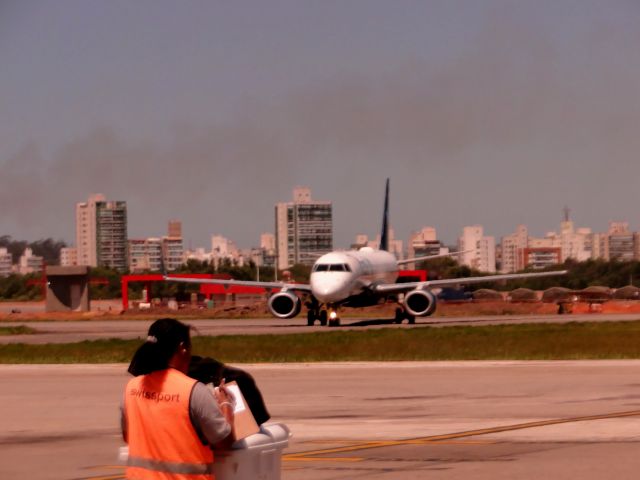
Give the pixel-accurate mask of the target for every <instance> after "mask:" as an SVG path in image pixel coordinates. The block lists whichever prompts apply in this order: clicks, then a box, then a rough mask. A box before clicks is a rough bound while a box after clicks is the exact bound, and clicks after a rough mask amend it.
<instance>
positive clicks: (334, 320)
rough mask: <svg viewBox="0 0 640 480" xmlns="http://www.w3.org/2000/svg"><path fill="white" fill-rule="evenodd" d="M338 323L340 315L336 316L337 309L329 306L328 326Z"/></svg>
mask: <svg viewBox="0 0 640 480" xmlns="http://www.w3.org/2000/svg"><path fill="white" fill-rule="evenodd" d="M325 311H326V310H325ZM339 325H340V317H338V311H337V310H335V309H333V308H331V309H330V310H329V326H330V327H337V326H339Z"/></svg>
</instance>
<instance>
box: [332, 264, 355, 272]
mask: <svg viewBox="0 0 640 480" xmlns="http://www.w3.org/2000/svg"><path fill="white" fill-rule="evenodd" d="M329 271H331V272H350V271H351V268H350V267H349V265H348V264H346V263H334V264H333V265H329Z"/></svg>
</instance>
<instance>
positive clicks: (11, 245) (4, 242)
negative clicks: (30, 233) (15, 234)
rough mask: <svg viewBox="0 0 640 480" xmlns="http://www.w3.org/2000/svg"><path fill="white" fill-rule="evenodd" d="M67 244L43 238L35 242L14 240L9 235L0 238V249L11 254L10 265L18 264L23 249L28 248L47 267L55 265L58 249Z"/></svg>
mask: <svg viewBox="0 0 640 480" xmlns="http://www.w3.org/2000/svg"><path fill="white" fill-rule="evenodd" d="M66 246H67V244H66V243H65V242H64V241H62V240H54V239H52V238H44V239H41V240H36V241H35V242H27V241H26V240H14V239H13V238H12V237H11V236H10V235H2V236H0V248H6V249H7V250H8V252H9V253H10V254H11V261H12V263H18V260H19V258H20V257H21V256H22V254H23V253H24V249H25V248H27V247H29V248H30V249H31V250H33V254H34V255H37V256H40V257H43V258H44V261H45V262H46V263H47V265H57V264H58V263H59V261H60V249H61V248H64V247H66Z"/></svg>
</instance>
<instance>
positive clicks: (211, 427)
mask: <svg viewBox="0 0 640 480" xmlns="http://www.w3.org/2000/svg"><path fill="white" fill-rule="evenodd" d="M189 414H190V415H191V421H192V422H193V424H194V427H195V428H196V430H198V432H199V433H200V434H202V435H203V436H204V438H206V439H207V440H208V441H209V443H210V444H211V445H215V444H216V443H218V442H220V441H222V440H224V439H225V438H226V437H227V436H228V435H229V434H230V433H231V425H229V424H228V423H227V420H226V419H225V418H224V416H223V415H222V412H221V411H220V408H219V407H218V402H217V401H216V399H215V397H214V396H213V392H212V391H211V390H210V389H209V387H207V386H206V385H205V384H204V383H200V382H197V383H196V384H195V386H194V387H193V391H192V392H191V400H190V402H189Z"/></svg>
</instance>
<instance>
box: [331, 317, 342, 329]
mask: <svg viewBox="0 0 640 480" xmlns="http://www.w3.org/2000/svg"><path fill="white" fill-rule="evenodd" d="M329 326H330V327H339V326H340V319H339V318H334V319H331V320H329Z"/></svg>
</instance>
